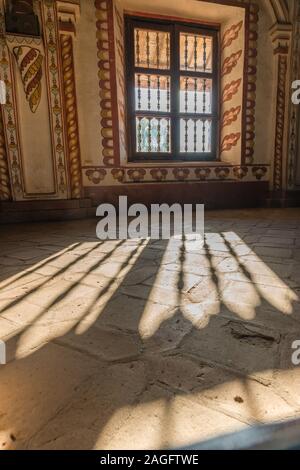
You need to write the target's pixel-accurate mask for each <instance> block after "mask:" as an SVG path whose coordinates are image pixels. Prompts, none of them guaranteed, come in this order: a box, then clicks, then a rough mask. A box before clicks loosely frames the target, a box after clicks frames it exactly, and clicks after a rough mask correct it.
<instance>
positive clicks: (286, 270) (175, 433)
mask: <svg viewBox="0 0 300 470" xmlns="http://www.w3.org/2000/svg"><path fill="white" fill-rule="evenodd" d="M95 227H96V221H95V220H84V221H76V222H75V221H74V222H66V223H36V224H28V225H23V224H22V225H15V226H6V227H2V228H1V244H0V312H1V316H0V338H1V339H2V340H4V341H5V342H6V345H7V359H8V363H7V365H5V366H0V448H1V447H2V448H4V449H5V448H19V449H24V448H27V449H70V448H76V449H126V448H144V449H148V448H164V447H167V446H184V445H186V444H187V443H191V442H195V441H200V440H203V439H207V438H210V437H213V436H216V435H220V434H222V433H228V432H231V431H235V430H239V429H242V428H245V427H247V426H253V425H254V424H256V423H265V422H266V423H269V422H273V421H278V420H282V419H289V418H294V417H300V394H299V389H300V366H298V367H295V366H293V365H292V360H291V357H292V353H293V350H292V343H293V342H294V341H295V340H300V303H299V296H300V269H299V268H300V211H299V210H294V209H291V210H268V211H267V210H253V211H223V212H210V213H207V214H206V244H205V245H204V247H203V249H201V250H199V249H195V246H193V244H189V242H185V243H183V242H181V241H180V240H171V241H169V242H167V241H148V240H143V241H139V242H137V241H133V240H130V241H114V242H113V241H107V242H101V241H99V240H97V239H96V238H95Z"/></svg>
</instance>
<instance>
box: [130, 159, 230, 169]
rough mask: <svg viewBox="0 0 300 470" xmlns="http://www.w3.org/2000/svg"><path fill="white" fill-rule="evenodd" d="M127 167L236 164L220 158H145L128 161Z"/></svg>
mask: <svg viewBox="0 0 300 470" xmlns="http://www.w3.org/2000/svg"><path fill="white" fill-rule="evenodd" d="M122 166H123V167H125V168H132V167H136V166H139V167H145V168H152V167H155V168H156V167H166V168H167V167H174V166H179V167H207V166H211V167H216V166H217V167H218V166H220V167H222V166H235V163H228V162H221V161H220V160H215V161H211V160H210V161H204V160H203V161H196V160H194V161H193V160H191V161H188V162H187V161H186V160H182V161H180V160H173V161H172V162H170V161H162V160H158V161H157V162H154V161H152V162H145V161H144V160H137V161H134V162H126V163H124V164H123V165H122Z"/></svg>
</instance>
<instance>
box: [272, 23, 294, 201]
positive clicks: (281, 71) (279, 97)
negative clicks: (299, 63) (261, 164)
mask: <svg viewBox="0 0 300 470" xmlns="http://www.w3.org/2000/svg"><path fill="white" fill-rule="evenodd" d="M271 39H272V43H273V47H274V56H275V60H276V76H277V85H276V92H275V99H276V114H275V143H274V159H273V181H272V189H273V191H275V193H277V194H278V195H279V194H283V192H284V191H285V190H286V189H287V155H288V124H289V120H288V118H289V116H288V112H289V109H290V73H289V63H290V53H291V39H292V26H291V25H290V24H276V25H274V26H273V28H272V29H271Z"/></svg>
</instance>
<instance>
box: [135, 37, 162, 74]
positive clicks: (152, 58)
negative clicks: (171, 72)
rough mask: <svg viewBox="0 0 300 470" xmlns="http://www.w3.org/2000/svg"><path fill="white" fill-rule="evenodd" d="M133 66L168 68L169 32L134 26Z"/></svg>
mask: <svg viewBox="0 0 300 470" xmlns="http://www.w3.org/2000/svg"><path fill="white" fill-rule="evenodd" d="M134 57H135V60H134V62H135V67H144V68H148V69H149V68H152V69H169V68H170V33H167V32H165V31H153V30H150V29H140V28H135V30H134Z"/></svg>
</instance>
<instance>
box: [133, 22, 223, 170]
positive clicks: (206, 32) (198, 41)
mask: <svg viewBox="0 0 300 470" xmlns="http://www.w3.org/2000/svg"><path fill="white" fill-rule="evenodd" d="M126 34H127V49H126V62H127V64H126V65H127V101H128V102H127V109H128V127H129V139H128V141H129V155H130V159H131V160H132V161H139V160H144V161H151V162H153V161H173V160H178V161H185V160H186V161H201V160H203V161H212V160H216V154H217V147H218V145H217V143H218V138H217V136H218V108H219V106H218V88H219V79H218V75H219V74H218V29H217V27H209V28H207V27H206V28H202V27H198V26H195V25H190V24H188V25H187V24H183V23H174V22H172V23H170V22H166V21H158V22H153V21H149V20H146V19H140V18H139V19H138V18H132V17H126Z"/></svg>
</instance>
